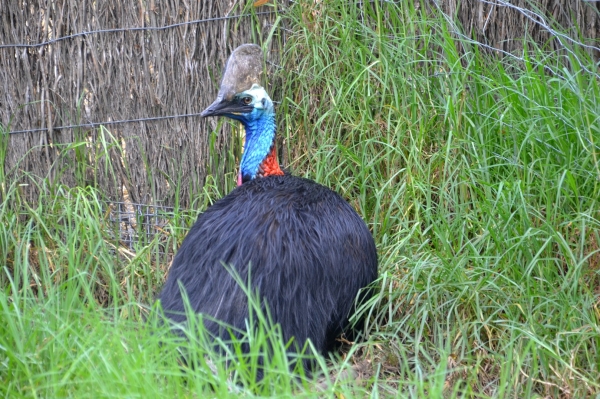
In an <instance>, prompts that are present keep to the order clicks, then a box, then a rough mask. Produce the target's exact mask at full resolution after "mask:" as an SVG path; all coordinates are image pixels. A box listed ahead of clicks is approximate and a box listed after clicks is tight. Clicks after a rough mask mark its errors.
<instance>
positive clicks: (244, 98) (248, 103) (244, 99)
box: [242, 97, 252, 105]
mask: <svg viewBox="0 0 600 399" xmlns="http://www.w3.org/2000/svg"><path fill="white" fill-rule="evenodd" d="M251 102H252V98H250V97H242V103H243V104H244V105H250V103H251Z"/></svg>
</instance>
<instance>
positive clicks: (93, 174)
mask: <svg viewBox="0 0 600 399" xmlns="http://www.w3.org/2000/svg"><path fill="white" fill-rule="evenodd" d="M375 2H377V0H371V1H365V2H357V3H356V6H357V7H362V6H364V5H365V4H367V3H368V4H373V3H375ZM381 3H382V4H383V3H398V2H385V1H381ZM534 3H535V4H534ZM272 4H275V5H276V7H273V8H270V9H268V10H266V11H264V10H257V9H254V8H252V4H251V3H248V2H244V1H242V0H232V1H230V0H216V1H213V2H192V3H188V2H185V1H183V0H165V1H164V2H160V4H156V5H154V8H152V9H150V8H149V6H148V5H145V4H143V3H139V4H135V5H134V6H132V5H130V4H118V3H114V4H113V3H107V4H105V3H89V4H88V3H83V4H82V3H80V2H78V1H76V0H65V1H64V2H61V3H60V4H58V3H53V2H51V3H50V5H49V3H48V2H45V1H43V2H42V1H40V2H37V3H36V2H22V1H20V0H5V1H3V2H2V5H0V15H3V16H4V21H5V23H3V24H2V25H0V43H1V44H0V91H1V94H0V104H2V105H3V106H2V107H0V123H1V124H2V125H3V126H4V128H5V129H4V130H6V132H7V133H9V136H10V144H9V146H8V149H7V152H6V157H5V159H4V169H5V171H6V176H7V178H8V179H12V180H13V181H21V182H22V183H24V186H23V187H25V188H26V189H27V190H28V191H27V194H28V196H29V198H30V199H32V200H34V199H35V198H36V196H37V190H38V186H37V185H35V184H29V185H27V181H26V179H27V178H26V176H32V175H33V176H40V177H44V178H49V179H50V180H51V181H58V182H61V183H63V184H66V185H69V186H73V185H75V184H88V183H89V182H90V181H91V182H94V184H96V185H97V186H99V187H100V188H101V189H102V191H104V192H105V193H106V194H107V197H108V198H109V199H110V204H111V205H110V212H111V216H110V217H111V221H112V222H113V223H116V224H118V226H119V227H118V230H119V234H120V235H121V237H122V239H121V240H122V242H123V245H125V246H127V247H128V248H131V249H132V248H133V247H134V246H135V245H136V243H137V242H139V240H140V239H143V240H147V239H150V237H151V236H153V235H154V234H157V233H158V232H161V231H162V230H161V229H163V227H164V221H165V217H168V215H170V214H171V213H172V208H170V207H169V205H170V204H173V203H174V201H175V198H176V197H177V198H178V200H179V202H180V205H181V206H182V207H187V206H188V205H189V204H190V199H191V198H192V196H193V193H197V192H199V191H200V190H201V188H202V186H203V184H204V181H205V177H206V175H207V174H208V173H211V174H216V175H222V174H223V173H224V172H225V171H226V170H227V168H228V166H226V163H227V161H226V160H227V158H228V157H226V156H225V155H224V154H226V153H228V152H229V151H230V149H231V146H232V144H231V142H230V141H228V140H227V139H226V138H225V137H227V135H226V134H225V135H223V136H219V137H217V139H216V142H214V143H212V144H211V142H210V140H209V139H208V134H209V132H210V131H212V130H214V128H215V126H216V124H215V123H216V122H215V121H213V120H209V121H206V120H202V119H200V118H199V116H200V111H201V110H202V109H203V108H204V107H205V106H206V105H207V104H209V103H211V102H212V100H213V96H214V95H215V93H216V92H217V86H218V83H219V77H220V71H221V68H222V67H223V66H224V64H225V60H226V59H227V56H228V55H229V54H230V53H231V50H232V49H233V48H235V47H237V46H238V45H239V44H242V43H245V42H256V43H259V44H261V45H262V46H263V48H264V49H265V50H266V52H267V59H268V60H269V62H268V63H267V67H266V69H267V71H266V72H267V73H266V82H265V85H266V86H267V90H268V91H269V92H270V93H271V94H272V96H273V98H274V100H275V101H276V102H277V99H278V98H280V94H279V84H278V81H277V80H276V79H275V78H273V76H274V75H275V74H274V73H273V72H274V71H276V70H277V69H281V68H282V66H281V63H280V54H281V51H282V47H283V45H284V44H285V42H286V32H287V31H288V27H287V26H286V18H284V16H285V15H286V13H287V12H288V10H289V7H290V6H291V5H292V4H293V3H292V2H291V1H277V2H272ZM310 4H312V3H311V2H308V3H306V4H302V3H295V4H293V5H294V6H297V7H306V6H310ZM428 4H429V6H430V7H431V8H432V9H436V10H437V11H438V12H440V13H441V14H442V15H443V16H444V17H445V18H446V21H447V22H448V26H449V28H450V30H451V32H452V34H454V35H456V37H459V38H460V39H461V40H463V41H465V42H470V43H473V44H475V45H477V46H480V47H482V48H487V49H489V50H490V51H491V52H496V53H501V54H503V55H505V56H507V57H512V58H515V59H517V60H519V61H524V57H523V56H522V55H519V51H518V46H519V43H521V42H520V41H518V40H514V39H515V38H518V37H525V36H527V35H529V36H530V37H531V38H533V39H534V40H537V41H539V42H544V43H546V42H551V43H552V46H553V48H554V49H555V50H557V51H558V50H560V51H565V52H566V53H567V54H568V55H570V56H571V58H572V59H573V60H574V61H575V62H577V63H579V66H580V67H582V68H583V69H584V70H586V71H587V72H588V73H592V74H595V75H596V76H598V77H600V74H598V70H591V69H589V68H587V67H586V63H585V62H583V61H582V60H580V59H579V58H578V57H577V56H576V55H575V53H574V52H572V51H570V49H571V48H572V47H573V46H579V47H582V48H585V49H587V50H588V51H589V52H590V53H591V54H593V55H595V56H596V57H598V55H600V46H598V39H599V38H600V18H599V16H598V15H599V12H598V10H599V9H600V7H598V3H595V2H593V1H591V0H589V1H587V2H586V1H582V2H576V3H575V4H571V3H569V1H568V0H563V1H557V2H552V4H550V3H548V2H544V1H538V2H531V1H528V0H515V1H514V2H507V1H504V0H464V1H462V2H457V1H454V0H448V1H444V2H438V1H431V2H429V3H428ZM552 7H554V8H552ZM309 12H310V10H309ZM455 17H457V18H455ZM457 20H458V21H459V22H460V23H461V24H462V27H463V28H462V29H461V28H459V27H458V25H459V24H458V22H457ZM572 20H575V21H577V22H578V24H577V25H574V26H572V24H571V25H569V23H570V22H571V21H572ZM556 26H563V27H564V26H568V27H569V28H568V29H567V30H568V31H569V32H573V34H566V33H565V32H566V31H563V30H559V29H556ZM580 37H585V38H586V39H585V40H582V39H579V38H580ZM546 68H548V70H549V71H550V72H551V73H562V72H561V71H560V70H559V69H557V67H556V66H546ZM293 69H294V68H291V67H289V66H288V68H286V70H287V71H293ZM289 73H292V72H289ZM101 126H111V131H110V132H108V131H106V130H103V129H101V128H100V127H101ZM225 129H226V130H227V129H228V128H227V127H226V128H225ZM166 132H168V134H167V133H166ZM211 151H213V153H211ZM215 151H216V152H215ZM178 190H179V191H178ZM124 192H127V193H128V195H129V199H128V200H127V201H124V200H123V199H124V195H123V193H124ZM144 204H159V205H152V206H149V205H144ZM170 212H171V213H170ZM163 233H164V231H163Z"/></svg>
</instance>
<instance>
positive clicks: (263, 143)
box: [238, 110, 283, 186]
mask: <svg viewBox="0 0 600 399" xmlns="http://www.w3.org/2000/svg"><path fill="white" fill-rule="evenodd" d="M254 112H257V111H256V110H255V111H254ZM241 122H242V124H243V125H244V128H245V129H246V142H245V143H244V154H243V155H242V162H241V164H240V175H239V176H238V186H239V185H241V184H242V183H244V182H247V181H249V180H252V179H254V178H257V177H266V176H272V175H283V172H282V170H281V168H280V167H279V162H278V161H277V151H276V149H275V132H276V128H275V113H274V112H273V111H272V110H269V111H265V112H263V113H262V115H260V117H258V118H253V119H250V120H248V119H244V120H242V121H241Z"/></svg>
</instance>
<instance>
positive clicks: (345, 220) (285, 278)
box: [160, 175, 377, 352]
mask: <svg viewBox="0 0 600 399" xmlns="http://www.w3.org/2000/svg"><path fill="white" fill-rule="evenodd" d="M222 262H224V263H225V264H227V265H233V266H234V268H235V270H236V272H237V273H238V274H239V276H240V277H242V278H244V277H245V276H248V272H249V269H250V268H251V269H252V270H251V273H250V276H251V287H252V289H253V290H257V291H258V293H259V295H260V296H261V297H262V299H263V300H264V302H265V303H266V304H267V305H268V307H269V312H270V314H271V317H272V320H273V322H275V323H279V324H280V325H281V329H282V333H283V336H284V338H285V339H286V340H287V339H289V338H292V337H294V338H295V341H296V342H297V343H298V344H299V345H300V346H302V345H303V344H304V342H305V341H306V339H307V338H310V339H311V341H312V342H313V344H314V345H315V347H316V349H317V350H319V351H320V352H325V351H326V350H327V349H329V348H330V347H331V345H332V344H333V341H334V340H335V338H336V337H337V336H338V335H339V334H340V332H341V331H342V330H343V329H344V328H345V327H346V325H347V317H348V313H349V312H350V310H351V307H352V305H353V303H354V300H355V297H356V295H357V293H358V291H359V290H360V289H361V288H363V287H365V286H367V285H368V284H370V283H371V282H372V281H373V280H374V279H375V278H376V273H377V255H376V250H375V244H374V242H373V238H372V236H371V233H370V232H369V230H368V228H367V226H366V225H365V223H364V222H363V220H362V219H361V218H360V217H359V216H358V215H357V214H356V212H355V211H354V209H352V207H351V206H350V205H349V204H348V203H347V202H346V201H344V200H343V199H342V198H341V197H340V196H339V195H338V194H336V193H335V192H333V191H331V190H330V189H328V188H326V187H324V186H322V185H320V184H317V183H315V182H313V181H310V180H307V179H303V178H300V177H295V176H290V175H284V176H269V177H264V178H259V179H254V180H252V181H250V182H248V183H245V184H243V185H242V186H240V187H238V188H236V189H235V190H233V191H232V192H231V193H230V194H229V195H227V196H226V197H224V198H222V199H221V200H219V201H217V202H216V203H215V204H214V205H212V206H211V207H210V208H208V209H207V210H206V212H204V213H202V214H201V215H200V216H199V217H198V220H197V221H196V223H195V224H194V226H193V227H192V228H191V230H190V232H189V233H188V235H187V237H186V238H185V240H184V241H183V243H182V245H181V248H180V249H179V252H178V253H177V255H176V257H175V259H174V260H173V264H172V266H171V270H170V274H169V279H168V281H167V283H166V285H165V287H164V289H163V292H162V294H161V296H160V300H161V303H162V306H163V309H165V310H166V312H167V315H168V316H169V317H171V318H172V319H173V320H175V321H183V320H185V315H184V305H183V299H182V296H181V292H180V289H179V286H178V284H179V283H181V284H182V285H183V287H184V288H185V290H186V292H187V295H188V298H189V302H190V305H191V306H192V308H193V310H194V311H195V312H198V313H203V314H206V315H210V316H212V317H214V318H216V319H218V320H221V321H224V322H225V323H227V324H229V325H231V326H233V327H235V328H238V329H241V330H243V329H244V328H245V322H246V321H245V320H246V319H247V318H248V306H247V299H246V294H245V293H244V291H243V290H242V289H241V288H240V286H239V285H238V283H237V282H236V281H235V279H234V278H233V277H232V276H231V274H230V272H229V271H228V270H227V268H226V267H224V266H223V264H222ZM205 324H206V327H207V329H208V330H209V331H210V332H211V333H212V334H214V335H217V336H219V335H220V336H221V337H222V338H227V337H228V333H227V332H226V331H221V330H220V329H219V326H218V324H217V323H214V322H210V321H205Z"/></svg>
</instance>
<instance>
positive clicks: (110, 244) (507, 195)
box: [0, 0, 600, 398]
mask: <svg viewBox="0 0 600 399" xmlns="http://www.w3.org/2000/svg"><path fill="white" fill-rule="evenodd" d="M347 3H348V2H346V1H341V0H340V1H331V2H328V3H327V5H324V4H323V3H313V2H308V3H306V4H303V3H302V2H300V3H299V4H296V5H295V6H294V8H292V9H291V10H290V12H288V13H287V14H285V18H287V20H286V28H288V29H289V31H288V34H287V35H288V36H287V42H286V47H285V53H284V54H283V58H284V59H283V65H284V66H285V68H284V70H283V71H282V72H281V73H282V76H281V78H282V79H281V81H282V82H283V88H282V93H283V96H284V97H283V98H281V99H277V98H276V100H282V102H281V104H280V105H279V106H278V109H277V111H278V115H279V126H280V128H279V132H280V135H281V136H282V137H283V138H285V142H284V143H285V148H284V150H285V151H286V153H287V158H288V159H290V160H292V162H291V164H290V165H287V166H289V167H290V168H291V169H292V170H293V171H294V172H295V173H296V174H300V175H305V176H308V177H311V178H313V179H315V180H316V181H318V182H320V183H322V184H324V185H326V186H329V187H331V188H332V189H334V190H336V191H337V192H339V193H341V194H342V195H343V196H344V197H345V198H346V199H348V201H349V202H350V203H351V204H352V205H353V206H354V207H355V208H356V209H357V210H358V211H359V213H360V214H361V215H362V216H363V217H364V219H365V220H366V221H367V223H368V224H369V226H370V228H371V229H372V231H373V234H374V236H375V239H376V242H377V246H378V251H379V256H380V276H381V277H380V279H379V280H378V282H377V287H376V295H375V297H374V298H373V300H372V301H371V302H370V303H368V304H366V305H365V306H364V308H363V309H362V310H361V313H362V314H363V315H366V322H365V337H363V338H364V339H362V340H360V341H358V342H357V343H355V344H354V345H351V346H346V348H345V351H346V352H347V353H346V355H345V356H344V357H339V356H338V357H335V356H334V358H333V359H320V362H319V364H320V367H321V369H322V370H323V372H329V371H332V372H334V375H335V371H339V370H340V369H344V368H347V367H349V366H350V365H353V364H356V365H358V368H359V369H360V374H361V378H359V379H357V378H349V379H341V380H339V381H336V380H335V379H334V380H333V382H332V383H330V384H324V386H323V387H321V388H317V387H315V384H314V382H313V381H312V380H311V379H308V378H305V377H302V375H301V374H302V373H301V371H298V370H297V372H299V373H300V376H298V375H297V374H294V373H290V372H288V367H289V362H288V359H287V358H286V357H285V356H283V353H284V348H285V343H283V342H280V340H278V339H277V336H278V334H277V333H278V331H277V328H276V327H268V323H265V327H264V328H263V329H261V330H260V331H257V332H254V333H253V334H250V335H249V336H248V337H247V339H248V340H249V341H250V342H251V343H252V348H253V349H252V351H251V355H250V356H248V357H244V356H241V355H240V354H239V353H238V352H237V351H235V350H230V351H229V352H226V353H221V352H218V351H215V349H214V348H213V347H212V346H210V345H209V343H208V342H207V341H206V339H205V337H204V335H203V332H202V329H201V328H200V327H198V325H196V326H195V327H194V326H192V327H190V328H189V329H188V330H186V332H185V334H186V335H187V336H188V337H189V338H190V339H189V340H183V341H182V340H179V339H177V338H175V337H173V336H172V335H170V334H168V331H166V329H165V328H164V327H162V326H160V325H158V324H157V323H154V322H153V320H150V321H149V322H146V323H144V322H142V320H143V315H144V314H146V313H147V310H148V307H149V306H152V299H153V298H154V296H155V294H156V292H158V290H159V289H160V286H161V284H162V282H163V280H164V275H165V272H166V269H167V266H168V259H165V256H164V255H163V254H162V253H161V251H162V250H163V249H164V248H167V249H169V250H176V248H177V247H178V245H179V244H180V243H181V240H182V239H183V237H184V236H185V233H186V231H187V228H188V227H189V226H190V225H191V223H193V221H194V219H195V217H196V215H197V212H198V211H201V210H202V209H204V208H205V207H206V206H207V205H209V204H210V203H211V201H213V200H215V199H217V198H219V197H220V196H221V195H222V193H220V192H219V189H217V187H220V185H219V184H216V180H211V179H209V180H208V181H207V184H206V185H205V188H204V191H203V192H202V193H198V197H197V198H198V199H197V201H196V204H198V207H197V209H195V210H191V211H186V210H181V209H178V208H176V209H175V211H174V215H173V216H172V217H169V218H168V221H167V225H166V226H165V227H164V231H165V232H167V233H168V234H165V235H163V236H162V238H161V239H159V238H156V239H154V240H150V241H145V242H140V243H139V244H138V245H137V247H136V248H135V251H123V250H122V249H121V250H119V247H120V246H119V243H118V241H117V240H116V238H115V231H114V223H111V222H110V220H108V219H107V213H106V209H105V208H106V205H105V203H104V202H103V200H102V195H101V193H98V192H97V191H95V190H94V189H92V188H66V187H63V186H58V185H50V184H49V183H48V182H46V181H45V180H44V179H34V178H32V179H31V181H32V183H31V184H37V185H38V186H39V191H40V192H41V197H40V200H39V202H38V203H37V204H35V205H31V204H29V203H27V201H26V200H25V198H24V196H23V195H22V194H21V193H20V187H19V186H18V185H17V184H11V183H10V181H8V180H3V181H2V182H1V183H2V186H1V188H0V190H1V191H0V193H1V195H2V198H3V199H4V201H3V203H2V204H1V205H0V219H1V220H2V222H3V223H2V224H1V227H0V264H2V265H5V267H4V268H3V270H2V273H1V274H0V287H1V289H2V293H0V314H1V317H0V320H2V323H0V392H1V393H2V395H3V396H4V397H11V398H12V397H94V398H95V397H144V398H147V397H165V396H166V397H199V398H200V397H229V396H231V397H239V396H244V397H261V396H277V397H291V396H294V397H322V396H330V397H331V396H334V395H337V397H340V398H341V397H344V398H349V397H366V396H371V397H385V396H392V397H396V396H399V397H417V398H421V397H432V398H437V397H445V398H451V397H469V398H487V397H498V398H503V397H513V398H524V397H540V398H541V397H548V396H549V397H567V398H568V397H573V398H580V397H595V396H596V395H598V394H600V381H599V380H598V375H600V299H599V296H600V272H599V271H600V249H599V248H600V204H599V203H598V198H600V163H599V157H600V85H599V84H598V77H597V76H593V75H591V74H590V73H588V72H586V71H585V70H584V69H582V67H581V65H583V66H586V67H587V68H588V69H589V70H595V69H594V68H595V67H594V66H593V63H592V62H591V61H589V59H588V58H587V56H586V54H585V53H584V52H583V51H581V49H579V48H577V47H574V48H572V49H571V50H572V53H571V54H570V55H568V56H567V55H564V54H559V53H554V54H548V53H545V52H543V51H542V50H540V48H539V47H537V46H535V45H534V44H532V43H528V47H527V51H526V52H525V53H524V56H523V57H521V59H511V58H506V59H504V60H502V61H500V60H497V59H495V58H494V57H493V55H490V54H482V49H481V48H479V47H477V46H476V45H474V44H472V43H469V42H467V41H462V40H459V39H457V38H456V37H455V36H454V35H453V34H451V33H450V31H449V29H448V27H447V26H446V24H445V20H444V19H443V18H442V17H441V16H439V15H437V14H436V13H435V12H431V13H430V15H423V14H422V13H421V12H420V11H418V10H415V9H414V8H413V6H412V5H409V4H406V5H403V4H392V3H384V4H383V5H370V6H368V7H367V8H364V9H362V11H361V9H358V8H356V7H355V6H353V5H350V4H347ZM569 57H570V58H569ZM573 57H577V59H574V58H573ZM4 149H5V147H4V144H1V145H0V155H2V156H3V154H4V153H5V150H4ZM231 168H233V166H231ZM107 174H109V173H108V172H107ZM216 179H217V180H218V178H216ZM161 240H162V241H161ZM165 240H166V241H165ZM258 317H265V318H266V316H263V315H258ZM264 348H270V350H272V351H273V353H274V355H273V359H272V361H271V362H270V363H269V364H267V366H266V370H265V379H264V380H263V381H261V382H258V383H257V382H256V381H255V378H254V375H255V373H256V360H257V359H258V356H259V353H260V352H261V351H262V350H263V349H264ZM180 351H183V352H184V353H188V354H190V355H189V356H191V357H192V360H194V361H195V363H196V366H195V368H194V369H193V371H191V372H190V370H189V369H188V367H187V366H186V365H183V364H181V363H180V356H179V353H180ZM319 389H323V390H324V391H320V390H319Z"/></svg>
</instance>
